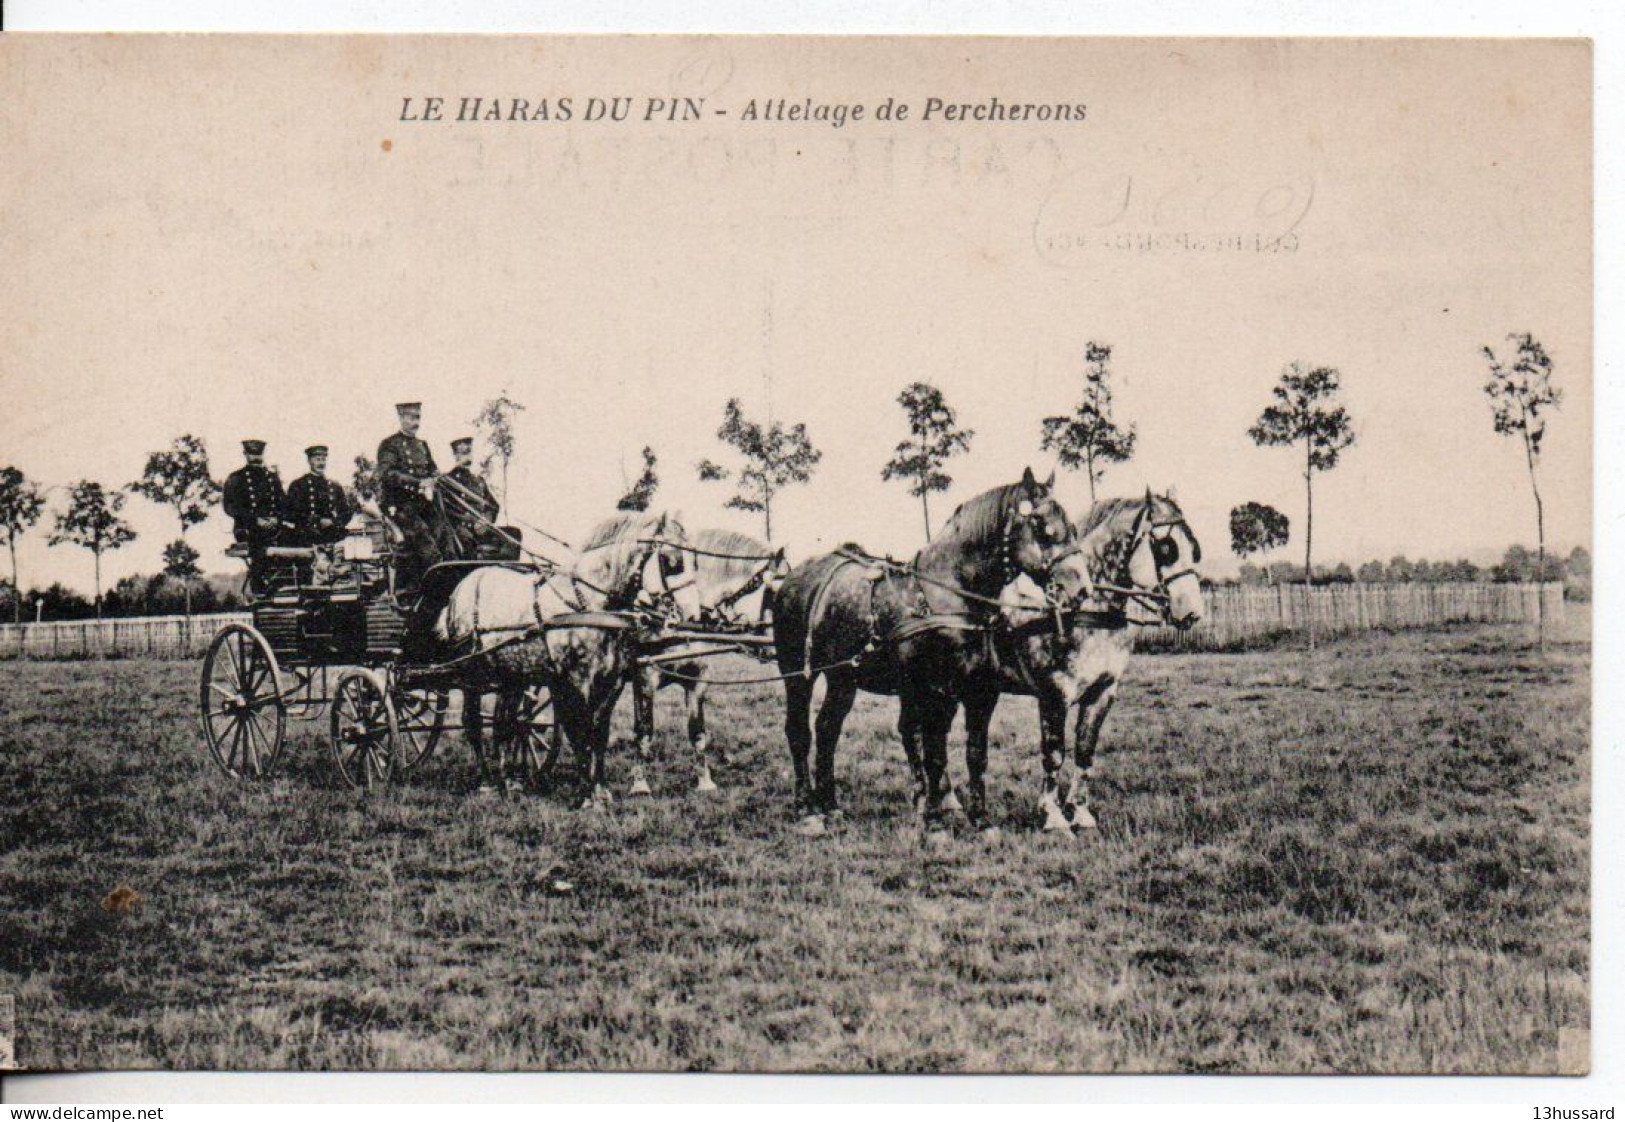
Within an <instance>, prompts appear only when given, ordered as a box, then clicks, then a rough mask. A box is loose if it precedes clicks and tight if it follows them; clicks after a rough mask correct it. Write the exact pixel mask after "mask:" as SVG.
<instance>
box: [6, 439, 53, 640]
mask: <svg viewBox="0 0 1625 1122" xmlns="http://www.w3.org/2000/svg"><path fill="white" fill-rule="evenodd" d="M44 510H45V493H44V492H43V491H41V490H40V488H39V485H38V484H36V483H32V482H30V481H29V479H28V477H27V476H25V475H23V473H22V472H20V471H18V470H17V469H16V468H14V467H4V468H0V527H3V528H4V529H5V531H6V546H7V548H8V549H10V551H11V590H12V597H11V622H13V623H18V622H20V621H21V620H22V600H23V586H22V581H21V579H20V578H19V577H18V575H17V539H18V538H19V537H21V536H22V535H23V534H25V533H27V532H28V529H29V527H31V526H33V525H34V523H36V522H38V521H39V516H40V514H41V512H43V511H44Z"/></svg>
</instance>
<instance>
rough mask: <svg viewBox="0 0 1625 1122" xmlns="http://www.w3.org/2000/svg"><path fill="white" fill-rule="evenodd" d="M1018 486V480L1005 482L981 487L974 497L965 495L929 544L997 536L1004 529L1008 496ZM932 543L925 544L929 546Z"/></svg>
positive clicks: (950, 543)
mask: <svg viewBox="0 0 1625 1122" xmlns="http://www.w3.org/2000/svg"><path fill="white" fill-rule="evenodd" d="M1020 488H1021V484H1020V483H1006V484H1005V485H1003V486H1002V487H995V488H993V489H992V490H991V491H983V492H982V493H981V494H980V495H977V496H976V497H975V498H971V499H966V500H965V501H964V502H962V503H960V504H959V505H958V506H957V507H955V508H954V512H953V514H951V515H950V516H949V517H948V521H947V522H946V523H945V524H944V525H943V527H942V530H941V531H940V532H939V533H938V534H937V536H936V538H935V540H933V541H932V543H931V546H939V545H955V546H958V545H963V544H965V543H967V542H973V541H986V540H987V539H989V538H992V537H994V536H996V535H997V534H999V533H1000V532H1002V531H1003V529H1004V523H1005V516H1006V509H1005V508H1006V507H1007V505H1008V500H1009V498H1010V496H1011V495H1012V494H1014V493H1015V492H1016V491H1017V490H1019V489H1020ZM931 546H927V547H926V548H927V549H930V548H931Z"/></svg>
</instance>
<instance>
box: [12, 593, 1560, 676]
mask: <svg viewBox="0 0 1625 1122" xmlns="http://www.w3.org/2000/svg"><path fill="white" fill-rule="evenodd" d="M1541 594H1542V590H1541V586H1539V585H1533V584H1487V583H1477V584H1338V585H1324V586H1321V587H1318V588H1315V589H1314V590H1313V591H1307V592H1306V590H1305V589H1304V588H1303V586H1302V585H1282V586H1278V587H1267V588H1214V589H1211V590H1209V592H1208V597H1207V614H1206V616H1205V617H1204V618H1203V620H1202V622H1201V623H1199V624H1197V625H1196V626H1195V627H1193V628H1191V629H1190V630H1189V631H1174V630H1172V629H1170V628H1155V629H1151V630H1148V631H1145V632H1142V633H1141V635H1140V637H1139V645H1140V647H1141V649H1143V650H1192V651H1201V650H1207V651H1212V650H1230V649H1234V648H1238V647H1245V646H1247V645H1248V644H1249V643H1255V642H1259V641H1263V640H1267V639H1270V638H1272V637H1274V636H1279V635H1286V634H1291V633H1294V632H1302V631H1306V630H1307V629H1308V624H1309V616H1310V613H1311V612H1312V613H1313V614H1314V620H1315V634H1316V635H1317V636H1331V635H1339V634H1346V633H1348V632H1351V631H1363V630H1369V629H1373V628H1391V629H1398V628H1413V627H1436V626H1439V625H1441V624H1447V623H1533V622H1534V621H1535V619H1536V615H1537V612H1538V604H1539V600H1538V597H1539V596H1540V595H1541ZM1544 595H1545V597H1546V618H1547V621H1548V622H1550V623H1558V622H1561V621H1562V619H1563V586H1562V585H1561V584H1558V583H1555V582H1554V583H1551V584H1547V585H1546V586H1545V587H1544ZM248 622H250V617H249V615H248V614H247V613H246V612H233V613H227V614H222V615H199V616H193V617H192V618H191V619H187V618H185V617H184V616H147V617H138V618H130V619H108V620H101V621H99V622H98V621H96V620H82V621H80V620H76V621H73V622H64V623H24V624H3V625H0V659H15V658H29V659H72V658H170V659H176V658H197V657H201V656H202V654H203V652H204V650H205V649H206V648H207V647H208V645H209V640H210V639H212V638H213V637H214V633H215V632H216V631H217V630H219V629H220V628H221V627H223V626H225V625H226V624H228V623H248Z"/></svg>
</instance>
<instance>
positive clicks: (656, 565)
mask: <svg viewBox="0 0 1625 1122" xmlns="http://www.w3.org/2000/svg"><path fill="white" fill-rule="evenodd" d="M638 544H639V545H640V546H641V547H642V548H643V549H645V550H646V552H645V553H644V554H643V559H642V563H641V564H640V565H637V566H635V567H633V569H634V570H635V572H636V574H637V583H636V591H635V592H634V593H633V599H634V602H636V603H638V604H639V605H642V606H645V607H649V608H652V609H654V610H655V611H657V612H660V613H661V614H663V615H665V616H666V617H667V618H669V619H673V620H695V619H698V618H699V616H700V590H699V582H698V581H697V580H696V579H695V570H696V568H697V566H696V564H695V561H694V557H693V555H692V554H691V553H690V551H689V550H687V549H685V548H684V547H685V546H687V545H688V533H687V531H685V530H684V529H683V524H682V523H681V522H679V521H678V520H677V519H676V518H675V517H673V516H672V515H669V514H664V513H662V514H660V515H659V516H657V517H656V518H655V519H654V520H653V522H652V523H651V524H648V525H646V526H645V527H644V528H643V532H641V533H640V534H639V539H638Z"/></svg>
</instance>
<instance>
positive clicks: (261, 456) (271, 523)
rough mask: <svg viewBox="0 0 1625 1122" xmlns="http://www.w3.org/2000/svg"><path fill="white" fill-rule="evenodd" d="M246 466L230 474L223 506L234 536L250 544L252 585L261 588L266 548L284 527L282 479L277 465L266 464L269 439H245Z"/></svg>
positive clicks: (250, 577) (250, 580)
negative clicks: (266, 440)
mask: <svg viewBox="0 0 1625 1122" xmlns="http://www.w3.org/2000/svg"><path fill="white" fill-rule="evenodd" d="M243 459H244V460H245V461H247V462H246V463H244V464H243V466H242V467H240V468H238V469H237V470H236V471H234V472H232V473H231V474H230V475H228V476H226V485H225V489H224V493H223V494H222V496H221V505H222V506H223V507H224V508H225V511H226V516H227V517H228V518H230V519H231V522H232V528H231V536H232V537H233V538H235V539H236V540H237V541H239V542H242V543H243V544H244V545H246V546H248V579H249V584H250V585H251V586H252V587H254V588H255V589H258V588H259V587H260V581H261V578H262V571H263V569H264V561H265V547H266V546H268V545H272V544H273V543H275V542H276V539H277V532H278V531H279V530H280V529H281V519H282V504H283V501H284V497H283V494H282V480H281V478H280V477H278V475H277V473H276V469H275V468H271V467H266V466H265V441H263V440H245V441H243Z"/></svg>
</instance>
